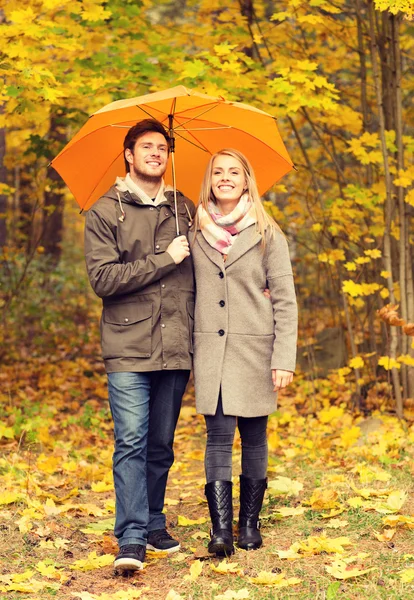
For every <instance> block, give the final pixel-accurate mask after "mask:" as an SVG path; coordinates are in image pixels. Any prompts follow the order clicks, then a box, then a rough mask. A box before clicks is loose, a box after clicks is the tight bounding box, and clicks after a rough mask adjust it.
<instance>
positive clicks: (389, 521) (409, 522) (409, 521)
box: [382, 515, 414, 529]
mask: <svg viewBox="0 0 414 600" xmlns="http://www.w3.org/2000/svg"><path fill="white" fill-rule="evenodd" d="M382 522H383V523H384V525H386V526H387V527H396V526H398V525H399V524H401V525H402V526H404V525H406V526H407V529H414V517H407V516H405V515H389V516H386V517H383V518H382Z"/></svg>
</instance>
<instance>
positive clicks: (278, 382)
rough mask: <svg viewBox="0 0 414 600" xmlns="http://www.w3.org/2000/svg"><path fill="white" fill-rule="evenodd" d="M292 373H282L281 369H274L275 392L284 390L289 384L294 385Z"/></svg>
mask: <svg viewBox="0 0 414 600" xmlns="http://www.w3.org/2000/svg"><path fill="white" fill-rule="evenodd" d="M292 379H293V373H292V371H282V370H281V369H272V381H273V387H274V389H273V391H274V392H277V391H279V390H283V388H285V387H286V386H288V385H289V383H292Z"/></svg>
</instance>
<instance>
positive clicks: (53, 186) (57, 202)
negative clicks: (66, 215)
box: [43, 109, 65, 268]
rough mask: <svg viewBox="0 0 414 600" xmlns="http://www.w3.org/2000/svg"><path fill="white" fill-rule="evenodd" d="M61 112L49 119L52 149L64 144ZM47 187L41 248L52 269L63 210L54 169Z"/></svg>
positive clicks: (59, 248) (57, 257) (56, 259)
mask: <svg viewBox="0 0 414 600" xmlns="http://www.w3.org/2000/svg"><path fill="white" fill-rule="evenodd" d="M62 117H64V115H63V111H62V110H60V109H57V110H56V111H55V112H54V113H52V116H51V119H50V131H49V140H50V144H51V147H52V148H55V147H58V148H59V149H60V148H61V147H62V146H63V145H64V143H65V130H64V126H63V123H62V121H63V119H62ZM47 175H48V182H49V186H48V189H47V191H46V192H45V200H44V213H43V231H44V235H43V247H44V249H45V253H46V255H47V256H48V257H49V264H50V266H51V267H52V268H54V267H56V265H57V264H58V263H59V260H60V257H61V254H62V235H63V210H64V196H63V192H62V184H63V182H62V179H61V177H60V175H59V174H58V173H57V171H55V169H52V168H49V170H48V174H47Z"/></svg>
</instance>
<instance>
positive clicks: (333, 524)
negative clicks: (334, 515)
mask: <svg viewBox="0 0 414 600" xmlns="http://www.w3.org/2000/svg"><path fill="white" fill-rule="evenodd" d="M348 523H349V521H347V520H346V519H343V520H341V519H331V520H330V521H329V523H327V524H326V525H325V527H329V528H330V529H340V528H341V527H346V525H348Z"/></svg>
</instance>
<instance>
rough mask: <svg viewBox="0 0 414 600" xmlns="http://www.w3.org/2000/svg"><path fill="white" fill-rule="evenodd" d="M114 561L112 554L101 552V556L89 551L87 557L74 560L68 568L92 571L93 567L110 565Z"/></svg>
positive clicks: (98, 567)
mask: <svg viewBox="0 0 414 600" xmlns="http://www.w3.org/2000/svg"><path fill="white" fill-rule="evenodd" d="M113 562H114V557H113V556H112V554H103V555H102V556H97V555H96V552H95V551H93V552H90V553H89V554H88V557H87V558H85V559H81V560H76V561H75V562H74V563H73V564H72V565H70V568H71V569H73V570H75V571H93V570H94V569H100V568H101V567H106V566H108V565H111V564H112V563H113Z"/></svg>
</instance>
